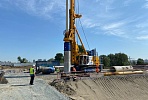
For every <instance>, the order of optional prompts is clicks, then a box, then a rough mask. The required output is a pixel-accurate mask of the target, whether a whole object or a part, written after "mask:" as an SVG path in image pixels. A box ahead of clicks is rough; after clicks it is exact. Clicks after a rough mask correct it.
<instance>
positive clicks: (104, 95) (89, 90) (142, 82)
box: [5, 68, 148, 100]
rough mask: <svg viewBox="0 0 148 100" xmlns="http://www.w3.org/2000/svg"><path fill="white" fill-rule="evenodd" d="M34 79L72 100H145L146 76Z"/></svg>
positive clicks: (147, 91) (92, 75)
mask: <svg viewBox="0 0 148 100" xmlns="http://www.w3.org/2000/svg"><path fill="white" fill-rule="evenodd" d="M5 71H6V72H7V73H12V72H17V73H20V72H23V71H26V69H24V68H23V69H20V68H19V69H17V70H16V69H5ZM36 78H38V79H43V80H45V82H46V83H48V84H49V85H51V86H52V87H53V88H55V89H57V90H58V91H59V92H60V93H61V94H64V95H66V96H68V97H70V98H71V99H72V100H147V99H148V74H147V73H145V74H136V75H115V76H103V75H102V74H100V73H99V74H96V73H94V74H91V77H84V78H78V80H76V81H73V80H70V81H64V80H61V79H60V75H57V74H56V73H54V74H49V75H41V74H40V75H37V76H36Z"/></svg>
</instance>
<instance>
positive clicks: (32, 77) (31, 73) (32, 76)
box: [29, 65, 35, 85]
mask: <svg viewBox="0 0 148 100" xmlns="http://www.w3.org/2000/svg"><path fill="white" fill-rule="evenodd" d="M34 67H35V65H33V66H32V67H31V68H30V69H29V72H30V85H33V81H34V77H35V69H34Z"/></svg>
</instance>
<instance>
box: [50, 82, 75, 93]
mask: <svg viewBox="0 0 148 100" xmlns="http://www.w3.org/2000/svg"><path fill="white" fill-rule="evenodd" d="M50 85H51V86H54V87H55V88H56V89H57V90H58V91H59V92H61V93H64V94H67V95H75V94H76V91H75V90H73V89H72V88H71V87H70V86H69V85H70V84H69V82H65V81H64V80H60V81H59V80H54V81H53V82H51V83H50Z"/></svg>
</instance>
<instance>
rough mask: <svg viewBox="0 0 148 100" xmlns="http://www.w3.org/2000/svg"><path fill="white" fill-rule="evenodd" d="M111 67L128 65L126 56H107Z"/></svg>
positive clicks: (121, 54)
mask: <svg viewBox="0 0 148 100" xmlns="http://www.w3.org/2000/svg"><path fill="white" fill-rule="evenodd" d="M108 57H109V58H110V65H111V66H126V65H129V64H130V63H129V61H128V56H127V55H126V54H124V53H116V54H115V55H114V54H109V55H108Z"/></svg>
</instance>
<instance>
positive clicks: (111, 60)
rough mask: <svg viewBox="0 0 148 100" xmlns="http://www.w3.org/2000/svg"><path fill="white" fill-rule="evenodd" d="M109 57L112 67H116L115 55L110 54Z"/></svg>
mask: <svg viewBox="0 0 148 100" xmlns="http://www.w3.org/2000/svg"><path fill="white" fill-rule="evenodd" d="M108 57H109V59H110V66H114V65H116V62H115V55H114V54H109V55H108Z"/></svg>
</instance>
